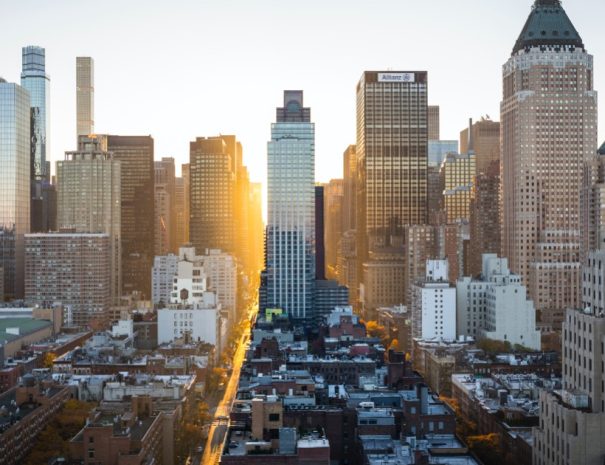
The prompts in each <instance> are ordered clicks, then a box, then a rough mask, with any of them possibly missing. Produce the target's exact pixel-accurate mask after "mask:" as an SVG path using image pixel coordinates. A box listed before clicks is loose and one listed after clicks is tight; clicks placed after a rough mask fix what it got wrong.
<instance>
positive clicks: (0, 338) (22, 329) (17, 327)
mask: <svg viewBox="0 0 605 465" xmlns="http://www.w3.org/2000/svg"><path fill="white" fill-rule="evenodd" d="M50 326H52V323H51V322H50V321H46V320H33V319H31V318H0V342H10V341H13V340H15V339H18V338H20V337H22V336H24V335H27V334H31V333H34V332H36V331H39V330H40V329H43V328H47V327H50Z"/></svg>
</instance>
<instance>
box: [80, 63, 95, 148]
mask: <svg viewBox="0 0 605 465" xmlns="http://www.w3.org/2000/svg"><path fill="white" fill-rule="evenodd" d="M76 113H77V132H78V134H77V135H78V137H79V136H88V135H90V134H93V133H94V132H95V62H94V60H93V59H92V58H91V57H76Z"/></svg>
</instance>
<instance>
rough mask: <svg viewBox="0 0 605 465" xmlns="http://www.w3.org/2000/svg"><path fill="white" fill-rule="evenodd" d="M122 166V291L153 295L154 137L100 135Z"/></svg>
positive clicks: (101, 144)
mask: <svg viewBox="0 0 605 465" xmlns="http://www.w3.org/2000/svg"><path fill="white" fill-rule="evenodd" d="M97 138H98V139H99V140H100V141H101V142H100V148H101V149H102V150H103V151H105V152H111V153H112V154H113V159H114V160H118V161H120V168H121V176H120V178H121V184H122V185H121V192H122V195H121V197H122V201H121V220H120V221H121V233H120V235H121V240H122V290H123V292H124V293H125V294H130V293H131V292H133V291H139V292H141V293H142V295H143V298H147V299H149V298H151V268H152V267H153V257H154V255H153V248H154V235H155V234H154V227H153V219H154V195H153V193H154V165H153V148H154V142H153V138H152V137H151V136H114V135H98V136H97Z"/></svg>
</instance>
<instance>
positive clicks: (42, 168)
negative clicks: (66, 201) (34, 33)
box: [21, 45, 52, 232]
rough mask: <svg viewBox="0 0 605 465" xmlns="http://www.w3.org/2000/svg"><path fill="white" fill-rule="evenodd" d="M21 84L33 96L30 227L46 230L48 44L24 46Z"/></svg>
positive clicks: (48, 128) (48, 220) (34, 229)
mask: <svg viewBox="0 0 605 465" xmlns="http://www.w3.org/2000/svg"><path fill="white" fill-rule="evenodd" d="M21 86H22V87H24V88H25V89H27V91H28V92H29V96H30V158H31V162H30V168H31V172H30V177H31V186H30V187H31V206H30V215H31V220H30V229H31V231H33V232H46V231H48V226H49V224H48V223H49V222H52V219H50V218H49V213H50V212H49V210H51V209H52V207H51V205H50V204H49V201H51V200H52V196H51V197H49V196H45V195H44V192H43V191H44V187H45V186H47V185H48V184H49V181H50V76H49V75H48V74H46V51H45V50H44V48H42V47H36V46H31V45H30V46H27V47H23V49H22V68H21ZM45 219H46V220H47V222H46V223H45V221H44V220H45Z"/></svg>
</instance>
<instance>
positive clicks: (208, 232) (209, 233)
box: [189, 136, 236, 253]
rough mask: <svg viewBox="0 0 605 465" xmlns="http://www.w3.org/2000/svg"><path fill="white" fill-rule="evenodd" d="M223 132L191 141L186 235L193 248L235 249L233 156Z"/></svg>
mask: <svg viewBox="0 0 605 465" xmlns="http://www.w3.org/2000/svg"><path fill="white" fill-rule="evenodd" d="M228 142H229V141H228V140H227V139H226V138H225V137H224V136H218V137H209V138H201V137H198V138H197V139H196V140H195V141H194V142H191V143H190V152H189V154H190V159H189V161H190V163H189V166H190V191H189V195H190V223H189V237H190V240H191V243H192V244H193V246H194V247H195V248H196V250H199V251H203V250H206V249H212V248H216V249H221V250H225V251H229V252H231V253H233V252H235V249H236V244H235V225H234V215H235V210H234V209H235V202H234V199H235V183H236V177H235V176H236V175H235V157H236V154H235V153H234V147H233V146H231V145H230V144H228Z"/></svg>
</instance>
